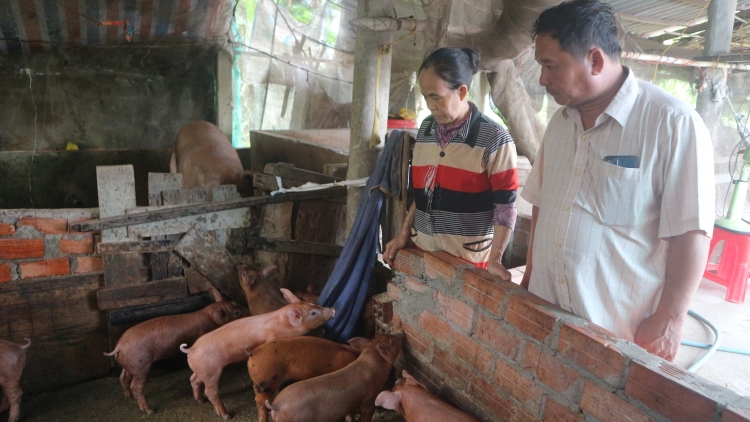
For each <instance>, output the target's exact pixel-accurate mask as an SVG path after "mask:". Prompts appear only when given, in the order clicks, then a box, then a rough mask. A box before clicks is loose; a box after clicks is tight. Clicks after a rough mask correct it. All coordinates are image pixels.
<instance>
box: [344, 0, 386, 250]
mask: <svg viewBox="0 0 750 422" xmlns="http://www.w3.org/2000/svg"><path fill="white" fill-rule="evenodd" d="M387 3H388V2H387V1H385V0H359V4H358V8H357V17H358V18H367V17H384V16H388V15H389V14H391V13H393V12H392V10H390V9H389V8H388V5H387ZM392 40H393V34H392V32H390V31H383V32H373V31H369V30H367V29H362V28H357V38H356V48H355V50H354V51H355V54H354V82H353V87H352V91H353V92H354V95H353V98H352V116H351V124H352V129H351V138H350V141H349V171H348V174H347V179H349V180H354V179H359V178H362V177H368V176H369V175H370V173H372V170H373V169H374V168H375V161H376V160H377V156H378V152H379V151H380V148H370V139H371V138H372V135H373V133H374V131H373V126H374V125H375V113H376V111H377V114H378V127H377V128H376V129H377V133H378V134H379V136H380V141H381V142H382V143H383V144H384V143H385V135H386V129H387V122H388V91H389V87H390V82H391V53H390V50H389V52H388V53H386V54H381V52H380V47H381V46H383V45H385V44H388V43H390V42H391V41H392ZM378 60H379V61H380V66H379V68H380V71H379V72H378ZM376 88H377V89H376ZM376 98H377V100H376ZM376 101H377V110H376V106H375V103H376ZM380 146H381V147H382V144H381V145H380ZM362 191H363V188H349V192H348V195H347V202H346V227H347V235H348V233H349V230H350V229H351V227H352V224H354V218H355V217H356V215H357V208H358V207H359V202H360V198H361V196H362Z"/></svg>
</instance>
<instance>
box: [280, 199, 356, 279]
mask: <svg viewBox="0 0 750 422" xmlns="http://www.w3.org/2000/svg"><path fill="white" fill-rule="evenodd" d="M341 207H343V205H341V204H336V203H333V202H327V201H306V202H303V203H300V204H299V208H298V210H297V215H296V216H295V224H294V227H295V230H294V240H296V241H303V242H314V243H324V244H329V245H331V247H336V246H334V245H333V242H334V241H335V239H336V223H337V219H335V218H331V217H332V216H337V215H338V214H339V210H340V208H341ZM335 262H336V258H335V257H321V256H315V255H303V254H292V255H291V256H290V257H289V271H288V273H287V280H288V282H287V285H286V286H285V287H287V288H288V289H292V290H296V289H300V290H306V289H307V287H308V286H310V285H312V286H313V287H314V290H316V291H320V290H322V289H323V286H325V283H326V281H327V280H328V276H329V275H330V274H331V271H333V266H334V264H335Z"/></svg>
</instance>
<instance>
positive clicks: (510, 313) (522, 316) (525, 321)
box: [505, 296, 557, 342]
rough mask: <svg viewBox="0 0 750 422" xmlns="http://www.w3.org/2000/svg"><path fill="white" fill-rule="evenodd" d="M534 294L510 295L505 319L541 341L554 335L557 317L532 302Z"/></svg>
mask: <svg viewBox="0 0 750 422" xmlns="http://www.w3.org/2000/svg"><path fill="white" fill-rule="evenodd" d="M532 298H533V296H526V297H521V296H510V300H509V301H508V309H507V310H506V311H505V320H506V321H508V322H509V323H510V324H512V325H514V326H515V327H516V328H518V329H519V330H521V331H522V332H523V333H525V334H527V335H529V336H531V337H532V338H535V339H537V340H539V341H541V342H544V341H545V340H547V338H548V337H549V336H550V335H552V332H553V330H554V328H555V322H556V321H557V317H556V316H555V315H552V314H551V313H549V312H547V311H546V310H545V309H543V308H541V307H540V306H537V305H536V304H534V303H532V301H531V300H527V299H532Z"/></svg>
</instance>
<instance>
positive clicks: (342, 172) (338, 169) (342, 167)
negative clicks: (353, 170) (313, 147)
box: [323, 163, 349, 180]
mask: <svg viewBox="0 0 750 422" xmlns="http://www.w3.org/2000/svg"><path fill="white" fill-rule="evenodd" d="M347 170H349V163H333V164H323V173H324V174H325V175H326V176H332V177H338V178H341V179H342V180H344V179H346V172H347Z"/></svg>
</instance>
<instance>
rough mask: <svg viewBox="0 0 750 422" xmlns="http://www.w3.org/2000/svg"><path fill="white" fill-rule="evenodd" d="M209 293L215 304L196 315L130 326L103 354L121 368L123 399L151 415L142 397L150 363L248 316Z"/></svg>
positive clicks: (176, 353) (149, 408) (177, 316)
mask: <svg viewBox="0 0 750 422" xmlns="http://www.w3.org/2000/svg"><path fill="white" fill-rule="evenodd" d="M209 291H210V292H211V295H212V296H213V297H214V299H215V300H216V302H214V303H212V304H210V305H208V306H206V307H205V308H203V309H201V310H199V311H195V312H191V313H188V314H182V315H169V316H163V317H158V318H154V319H150V320H148V321H145V322H142V323H140V324H138V325H134V326H133V327H130V328H129V329H128V330H127V331H125V333H124V334H123V335H122V337H120V340H119V341H118V342H117V345H116V346H115V350H113V351H112V352H110V353H105V354H104V356H114V358H115V360H116V361H117V363H119V364H120V366H122V373H121V374H120V384H122V390H123V392H124V393H125V397H127V398H132V397H133V396H135V399H136V400H137V401H138V407H140V409H141V410H142V411H144V412H146V413H148V414H151V413H154V410H153V409H151V407H150V406H149V405H148V403H147V402H146V396H145V395H144V394H143V387H144V386H145V385H146V376H147V375H148V371H149V370H150V369H151V365H152V364H153V363H154V362H156V361H157V360H162V359H166V358H168V357H171V356H179V355H180V350H179V347H180V344H183V343H191V344H192V343H193V342H194V341H196V340H197V339H198V338H199V337H200V336H202V335H203V334H206V333H207V332H209V331H211V330H214V329H216V328H218V327H220V326H222V325H224V324H226V323H228V322H230V321H234V320H236V319H238V318H243V317H246V316H248V312H247V310H246V309H245V308H243V307H242V306H240V305H238V304H237V303H235V302H231V301H226V300H223V298H222V297H221V294H220V293H219V292H218V291H217V290H216V289H214V288H211V289H210V290H209Z"/></svg>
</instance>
